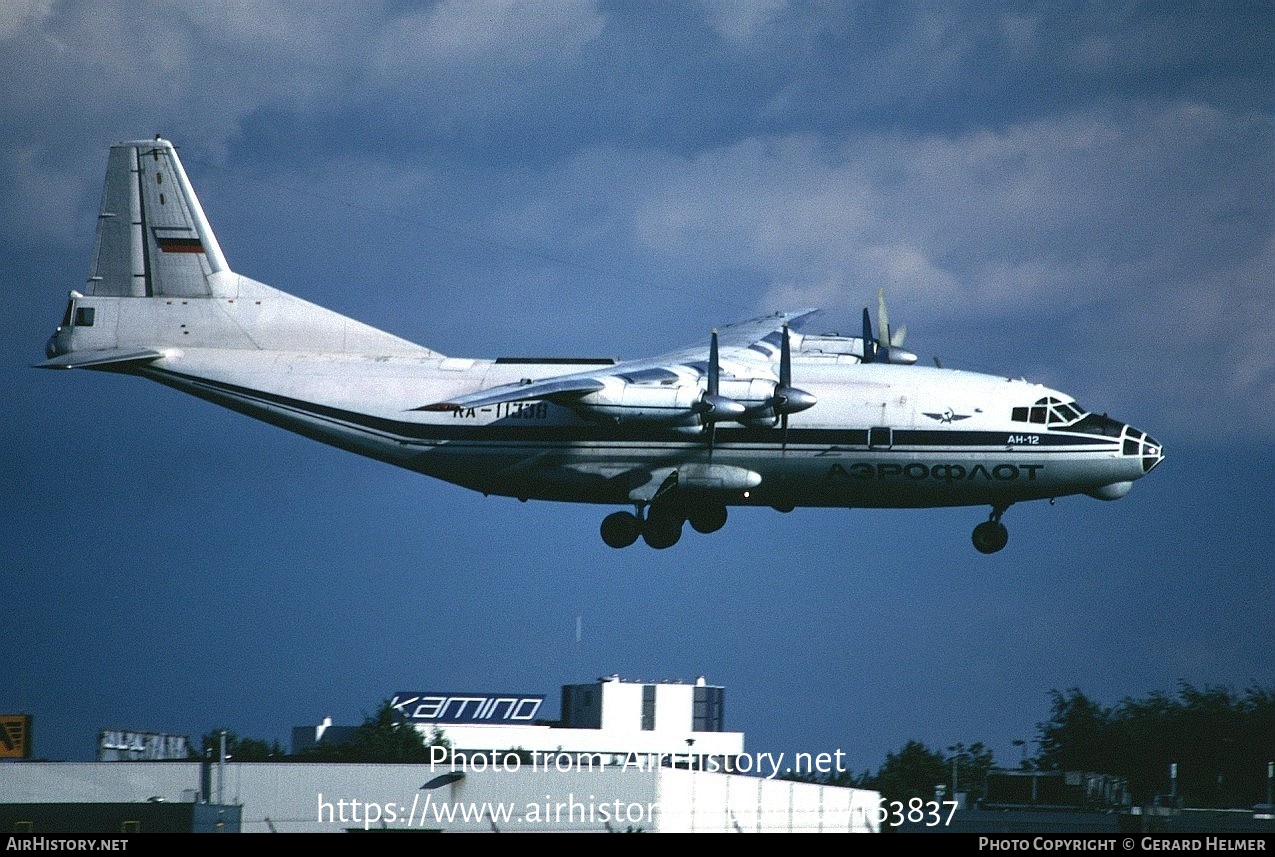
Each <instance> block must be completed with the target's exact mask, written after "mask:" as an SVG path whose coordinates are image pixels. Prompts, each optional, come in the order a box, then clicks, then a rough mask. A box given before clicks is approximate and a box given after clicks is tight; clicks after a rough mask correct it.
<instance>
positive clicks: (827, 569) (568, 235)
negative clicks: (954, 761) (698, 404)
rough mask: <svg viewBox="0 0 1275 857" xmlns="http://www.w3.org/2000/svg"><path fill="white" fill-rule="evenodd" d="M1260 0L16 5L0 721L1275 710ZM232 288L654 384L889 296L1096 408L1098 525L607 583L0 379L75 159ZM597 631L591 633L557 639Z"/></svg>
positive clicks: (975, 347)
mask: <svg viewBox="0 0 1275 857" xmlns="http://www.w3.org/2000/svg"><path fill="white" fill-rule="evenodd" d="M1272 44H1275V11H1272V7H1271V6H1270V4H1268V3H1251V4H1250V3H1230V4H1203V5H1199V4H1151V5H1147V6H1136V5H1135V6H1115V5H1110V6H1108V5H1105V4H1104V5H1100V6H1096V7H1094V6H1084V7H1080V6H1075V5H1069V6H1063V7H1055V6H1054V5H1053V4H1043V5H1040V6H1037V5H1034V4H1017V3H1016V4H1003V5H996V4H984V3H972V4H968V5H965V4H959V3H954V4H943V5H940V6H934V5H933V4H917V5H909V4H895V3H890V4H879V5H877V4H845V3H830V4H819V3H803V4H796V3H785V2H758V3H752V4H746V3H707V2H706V3H684V4H662V3H661V4H635V3H616V4H609V3H568V2H559V3H529V4H519V3H469V2H464V3H462V2H456V3H440V4H424V5H421V6H419V7H417V6H415V5H400V4H392V3H386V4H370V5H368V4H365V5H361V6H357V7H355V6H349V5H345V4H333V5H332V6H330V7H325V8H324V12H323V14H318V13H316V12H315V11H314V10H313V9H309V10H306V11H299V10H298V7H294V6H293V5H292V4H286V3H278V4H272V3H258V4H253V5H252V6H251V7H250V8H247V9H244V8H240V7H237V6H233V7H227V8H225V9H222V10H221V11H218V10H217V9H215V8H214V9H213V10H207V11H205V10H196V9H195V8H192V7H190V6H189V4H181V3H156V4H153V5H152V6H150V7H149V8H142V9H140V10H139V7H138V6H136V5H135V4H124V3H119V4H113V3H96V2H92V3H90V2H64V3H57V4H47V3H38V2H32V3H25V4H24V3H17V4H12V3H11V4H5V6H4V10H3V11H0V79H3V80H4V81H5V84H4V85H3V87H0V200H3V203H2V204H0V284H2V285H3V290H4V294H5V295H6V296H7V304H6V311H5V314H4V324H3V325H0V356H2V357H3V362H2V364H0V365H3V367H5V368H4V369H3V371H4V372H5V373H6V383H5V384H4V387H5V390H6V397H5V407H4V408H3V411H2V412H0V420H2V422H0V426H2V429H3V437H4V438H5V440H6V443H5V444H4V446H3V451H2V452H0V476H2V477H3V481H2V482H0V485H2V486H3V487H2V488H0V515H2V516H3V518H2V519H3V520H4V522H5V524H4V527H5V532H4V537H3V540H2V543H0V558H2V560H3V566H2V567H3V569H4V573H5V578H6V583H7V585H6V591H7V593H8V595H7V601H6V604H5V608H4V611H3V614H0V615H3V617H4V620H3V622H0V711H3V712H6V713H7V712H11V711H25V712H29V713H32V714H34V715H35V738H36V750H37V753H38V754H39V755H41V756H46V757H52V758H90V757H91V756H92V753H93V747H94V741H95V738H96V733H97V730H98V729H99V728H103V727H122V728H131V729H146V730H156V731H168V732H179V733H187V734H190V735H192V736H196V735H199V734H202V733H204V732H206V731H209V730H211V729H213V728H215V727H218V726H223V725H224V726H228V727H229V728H231V729H234V730H236V731H237V732H239V733H240V734H245V735H251V736H255V737H261V738H265V739H267V740H269V739H274V738H278V739H279V740H280V741H282V742H284V743H286V742H287V740H288V737H289V733H290V728H291V727H292V726H293V725H299V724H303V723H313V722H316V721H317V720H318V719H319V718H321V717H323V716H325V715H331V716H333V717H334V718H335V719H336V720H337V721H338V722H344V723H357V722H359V721H360V720H361V718H362V717H363V716H364V715H365V714H367V713H370V712H371V711H372V710H373V709H374V708H375V707H376V706H377V704H378V703H379V702H380V700H382V699H384V698H385V697H387V696H388V695H390V694H391V693H393V692H394V691H395V690H399V689H406V688H420V689H427V688H433V689H473V690H517V691H529V692H540V693H546V694H548V695H549V696H550V698H551V699H553V698H556V692H557V688H558V686H559V685H560V684H563V683H568V682H576V681H586V680H591V679H592V678H594V677H596V676H598V675H603V674H610V673H619V674H621V675H622V676H624V677H625V678H630V679H644V680H662V679H683V680H687V681H690V680H693V679H694V678H695V677H696V676H697V675H704V676H706V677H707V679H708V680H709V681H710V682H712V683H720V684H723V685H725V686H726V688H727V708H726V713H727V722H728V726H729V727H730V728H732V729H738V730H742V731H744V732H745V733H746V736H747V744H746V746H747V749H749V750H750V751H759V752H760V751H781V750H782V751H787V752H796V751H801V752H815V753H817V752H832V751H834V750H837V749H840V750H843V751H844V752H845V753H846V757H847V759H848V760H849V762H850V764H851V766H852V767H853V768H854V769H856V770H861V769H864V768H873V769H875V768H876V766H877V765H879V764H880V762H881V761H882V759H883V758H884V755H885V753H886V752H887V751H889V750H893V749H897V748H899V747H900V746H902V745H903V743H905V742H906V741H907V740H910V739H916V740H921V741H924V742H925V743H927V744H929V745H931V746H933V747H936V748H942V747H946V746H947V745H949V744H952V743H954V742H957V741H962V742H965V743H967V744H968V743H970V742H973V741H980V740H981V741H984V742H985V743H987V744H988V745H989V746H990V747H991V748H992V749H993V751H994V752H995V753H996V755H997V759H998V760H999V761H1001V762H1004V763H1013V762H1016V761H1017V757H1018V751H1017V750H1016V749H1014V747H1013V746H1012V741H1013V740H1014V739H1028V740H1030V739H1032V738H1034V737H1035V734H1036V728H1035V727H1036V723H1037V722H1038V721H1040V720H1043V719H1045V718H1046V717H1047V715H1048V701H1049V700H1048V694H1049V691H1050V690H1051V689H1065V688H1070V687H1079V688H1081V689H1082V690H1084V691H1085V692H1086V693H1088V694H1090V695H1091V696H1093V697H1095V698H1097V699H1098V700H1100V701H1103V702H1105V703H1108V704H1111V703H1115V702H1117V701H1119V700H1120V699H1121V698H1122V697H1125V696H1135V697H1138V696H1144V695H1146V694H1148V693H1150V692H1153V691H1165V692H1173V691H1174V690H1175V689H1176V688H1177V686H1178V683H1179V682H1188V683H1192V684H1196V685H1204V684H1208V685H1222V686H1227V687H1231V688H1234V689H1236V690H1242V689H1244V688H1246V687H1248V686H1250V685H1253V684H1259V685H1262V686H1270V685H1271V684H1272V683H1275V659H1273V658H1272V657H1271V645H1272V642H1271V641H1272V627H1273V626H1275V571H1273V570H1272V566H1273V564H1272V562H1271V556H1272V541H1273V537H1272V530H1273V529H1275V492H1272V488H1271V484H1270V474H1271V473H1272V470H1273V467H1272V464H1273V463H1275V462H1273V459H1275V456H1273V455H1272V446H1273V443H1272V442H1273V441H1275V357H1273V356H1272V337H1271V333H1270V331H1271V324H1272V322H1273V321H1275V289H1272V284H1273V283H1275V277H1273V276H1272V273H1273V271H1275V264H1273V261H1275V240H1273V237H1275V230H1273V225H1275V216H1273V215H1275V211H1273V209H1272V200H1273V199H1275V133H1273V131H1275V120H1273V116H1272V100H1273V94H1275V86H1273V84H1275V55H1273V54H1272V51H1271V47H1270V46H1271V45H1272ZM155 132H162V133H163V134H164V135H165V136H167V137H169V138H170V139H172V140H174V141H175V142H176V143H177V145H178V146H179V147H180V150H181V153H182V157H183V159H184V162H185V165H186V168H187V171H188V172H189V174H190V176H191V179H192V181H193V182H194V184H195V188H196V190H197V191H198V193H199V194H200V198H201V200H202V202H203V204H204V208H205V210H206V212H207V214H208V217H209V219H210V221H211V223H212V225H213V228H214V229H215V230H216V232H217V234H218V237H219V238H220V241H221V244H222V248H223V250H224V252H225V254H226V257H227V259H228V260H229V262H230V264H231V265H232V266H233V267H234V268H235V269H236V270H238V271H240V272H242V273H244V274H246V275H248V276H251V277H254V278H256V279H259V280H262V281H264V282H267V283H270V284H272V285H275V286H277V287H279V288H282V289H285V290H287V291H290V292H292V293H294V294H297V295H299V296H301V297H304V298H306V299H308V300H312V301H316V302H318V303H322V304H325V305H328V306H331V307H333V308H335V309H338V310H340V311H342V312H345V313H347V314H349V315H352V316H354V317H356V318H359V319H360V320H363V321H366V322H369V323H371V324H374V325H377V326H379V327H383V328H386V329H389V330H391V331H393V332H396V333H399V334H401V335H404V336H407V337H408V338H411V339H413V340H415V341H418V342H421V343H423V344H425V345H428V346H430V347H431V348H435V349H437V350H439V351H442V352H443V353H446V354H453V355H467V356H485V357H492V356H497V355H501V354H529V353H535V354H570V355H592V356H615V357H638V356H643V355H646V354H650V353H658V352H661V351H665V350H668V349H671V348H674V347H679V346H682V345H685V344H688V343H694V342H698V341H701V340H704V339H705V338H706V336H707V331H708V330H709V329H710V328H711V327H712V326H714V325H719V324H723V323H727V322H729V321H733V320H737V319H740V318H745V317H749V316H751V315H755V314H757V313H759V312H765V311H770V310H773V309H776V308H780V307H784V308H793V307H801V306H823V307H825V308H826V310H827V315H826V316H825V317H824V323H825V324H824V326H825V327H829V328H832V327H839V328H840V329H841V330H843V331H845V332H852V331H853V330H854V329H855V328H856V327H857V324H858V321H857V317H858V312H859V310H860V308H861V307H862V305H863V304H865V303H869V302H872V301H874V300H875V294H876V290H877V288H878V287H884V288H885V289H886V292H887V295H888V297H889V298H890V306H891V316H892V320H893V321H894V322H895V323H896V324H900V323H906V324H907V325H908V327H909V330H910V334H909V338H908V342H907V345H908V347H909V348H910V349H912V350H914V351H916V352H917V353H918V354H920V355H921V358H922V359H923V360H926V361H928V360H930V359H931V357H932V356H934V355H937V356H939V357H940V358H941V359H942V360H943V363H944V365H946V366H956V367H961V368H968V369H975V370H985V371H993V372H1003V373H1006V374H1011V375H1016V376H1017V375H1023V376H1026V377H1028V378H1031V379H1033V380H1037V381H1040V382H1041V383H1045V384H1048V385H1049V386H1052V387H1056V388H1058V389H1062V390H1065V391H1067V392H1069V393H1072V394H1073V395H1075V396H1076V397H1077V398H1078V399H1079V401H1080V402H1081V403H1082V404H1085V405H1086V406H1088V407H1090V408H1093V409H1095V410H1100V411H1109V412H1110V413H1111V414H1112V415H1113V416H1115V417H1118V418H1120V419H1122V420H1127V421H1129V422H1132V423H1133V424H1135V425H1137V426H1138V427H1140V428H1143V429H1145V430H1147V431H1149V432H1150V433H1152V434H1153V435H1154V436H1155V437H1156V438H1157V439H1159V440H1160V441H1162V442H1163V443H1164V444H1165V447H1166V449H1167V454H1168V460H1167V462H1166V463H1165V464H1164V465H1163V466H1162V467H1161V468H1160V469H1159V470H1157V471H1156V472H1155V473H1154V474H1152V475H1151V476H1150V477H1149V478H1147V479H1146V480H1143V481H1142V482H1140V483H1138V484H1137V485H1136V486H1135V488H1134V490H1133V491H1132V492H1131V493H1130V495H1129V496H1128V497H1126V498H1124V499H1122V500H1120V501H1118V502H1114V503H1101V502H1098V501H1095V500H1091V499H1089V498H1084V497H1082V498H1071V499H1063V500H1060V501H1059V502H1058V503H1057V505H1055V506H1052V507H1051V506H1049V505H1047V504H1034V505H1021V506H1015V507H1014V508H1013V509H1011V510H1010V511H1009V513H1008V514H1007V515H1006V523H1007V524H1008V526H1009V528H1010V533H1011V538H1010V543H1009V546H1008V547H1007V548H1006V549H1005V550H1004V551H1003V552H1002V553H1000V554H997V555H995V556H992V557H984V556H982V555H979V554H977V553H976V552H975V551H974V550H973V548H972V547H971V546H970V543H969V531H970V529H971V528H972V527H973V525H974V524H975V523H977V521H979V520H981V519H982V518H983V517H985V516H986V510H985V509H982V508H977V509H963V510H962V509H956V510H936V511H910V512H909V511H865V510H855V511H846V510H840V511H833V510H820V511H811V510H798V511H796V512H794V513H792V514H789V515H780V514H777V513H774V512H764V511H759V510H740V511H736V512H733V513H732V517H731V521H730V522H729V523H728V524H727V526H726V528H725V529H724V530H722V531H721V532H719V533H717V534H716V535H714V536H710V537H703V536H697V537H694V538H692V537H689V536H688V537H687V538H685V539H683V541H682V542H681V543H679V544H678V545H677V546H676V547H675V548H673V549H671V550H668V551H662V552H654V551H651V550H648V549H645V548H644V547H640V546H639V547H635V548H633V549H630V550H627V551H613V550H611V549H609V548H607V547H605V546H604V545H603V544H602V542H601V541H600V539H599V538H598V533H597V525H598V522H599V521H600V519H601V517H602V515H603V514H605V513H606V512H607V511H609V510H607V509H602V508H592V507H577V506H568V505H558V504H536V503H528V504H519V503H517V502H515V501H512V500H504V499H496V498H491V499H484V498H483V497H481V496H479V495H476V494H471V493H468V492H466V491H464V490H462V489H459V488H455V487H452V486H448V485H445V484H441V483H437V482H433V481H431V480H428V479H426V478H424V477H421V476H417V475H414V474H411V473H407V472H404V471H397V470H394V469H393V468H390V467H389V466H387V465H383V464H380V463H377V462H373V461H369V460H364V459H360V458H358V457H355V456H352V455H350V454H348V453H343V452H340V451H337V450H333V449H329V448H327V447H324V446H321V445H318V444H315V443H312V442H310V441H307V440H304V439H301V438H298V437H294V436H292V435H289V434H287V433H284V432H281V431H279V430H278V429H274V428H272V427H269V426H266V425H262V424H258V423H254V422H252V421H250V420H247V419H246V418H243V417H240V416H238V415H236V414H233V413H230V412H228V411H222V410H219V409H217V408H215V407H213V406H211V405H208V404H206V403H204V402H201V401H197V400H195V399H190V398H185V397H182V396H181V395H179V394H177V393H174V392H172V391H170V390H167V389H164V388H162V387H160V386H158V385H154V384H149V383H147V382H144V381H141V380H138V379H132V378H124V377H114V376H106V375H100V374H94V373H81V372H71V373H50V372H37V371H33V370H31V369H30V368H28V367H29V365H30V364H31V363H34V362H36V361H38V360H39V359H41V358H42V356H43V351H42V350H43V344H44V340H45V339H46V337H47V336H48V335H49V333H51V332H52V329H53V327H54V326H55V325H56V323H57V321H58V319H59V317H60V315H61V312H62V307H63V303H64V300H65V295H66V292H67V291H68V290H69V289H72V288H77V287H80V286H81V285H82V283H83V281H84V279H85V277H86V275H87V271H88V265H89V257H90V254H91V250H92V242H93V234H94V225H95V219H96V214H97V207H98V200H99V197H100V192H101V181H102V175H103V171H104V169H105V160H106V148H107V146H108V145H109V144H110V143H111V142H113V141H115V140H118V139H127V138H135V137H143V136H149V135H151V134H153V133H155ZM577 616H579V617H581V623H582V628H583V636H582V640H581V642H580V643H579V644H577V642H576V638H575V630H576V617H577Z"/></svg>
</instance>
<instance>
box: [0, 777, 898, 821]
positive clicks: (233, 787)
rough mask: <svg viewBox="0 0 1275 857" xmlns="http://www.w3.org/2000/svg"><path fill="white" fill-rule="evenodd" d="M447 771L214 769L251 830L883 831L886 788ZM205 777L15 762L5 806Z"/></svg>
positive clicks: (152, 788)
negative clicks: (881, 793) (880, 797)
mask: <svg viewBox="0 0 1275 857" xmlns="http://www.w3.org/2000/svg"><path fill="white" fill-rule="evenodd" d="M447 767H448V766H446V765H442V766H436V767H435V768H433V769H431V767H430V766H429V765H380V764H365V765H359V764H307V763H294V762H230V763H227V764H226V766H225V781H224V783H221V784H219V783H218V778H217V771H216V770H215V769H214V770H213V771H212V774H213V776H212V788H213V790H214V793H215V791H216V789H217V788H218V786H219V785H221V787H222V788H223V789H224V794H225V801H226V803H234V804H241V805H242V830H243V831H244V832H245V833H253V832H269V831H277V832H281V833H283V832H340V831H345V830H363V829H367V830H380V829H384V830H437V829H442V830H447V831H456V832H466V831H469V832H492V831H494V830H500V831H503V832H518V831H524V832H531V831H537V832H550V831H580V832H587V831H594V832H608V831H614V832H621V831H626V830H641V831H648V832H657V831H658V832H663V831H697V832H709V831H731V832H736V831H742V832H754V831H755V832H770V831H774V832H780V831H825V832H833V831H863V832H866V831H870V830H876V829H877V827H876V825H875V824H874V822H873V818H874V810H875V808H876V805H877V793H876V792H869V791H863V790H859V789H843V788H836V787H832V786H818V785H814V784H810V783H793V782H786V781H781V780H770V779H765V778H764V777H745V776H737V775H726V774H720V773H708V772H701V771H685V770H678V769H674V768H658V767H657V768H647V769H643V770H639V769H636V768H632V767H621V766H611V767H608V768H605V769H600V770H591V771H590V770H570V771H556V770H548V771H546V770H533V769H529V768H527V767H522V768H520V769H519V770H483V771H475V770H469V771H457V772H450V771H448V770H447ZM456 773H463V774H464V776H461V777H457V776H455V775H454V774H456ZM447 774H452V775H451V776H445V775H447ZM199 776H200V772H199V765H198V764H194V763H165V762H89V763H74V762H57V763H18V764H12V765H5V767H4V771H3V775H2V776H0V803H18V802H24V801H26V802H45V803H53V802H76V801H79V802H125V801H137V802H144V801H146V800H148V799H150V798H154V797H160V798H163V799H165V800H173V801H176V800H182V798H183V795H185V796H187V797H189V796H190V795H191V794H192V790H193V789H194V788H196V787H197V786H198V783H199ZM424 786H429V787H428V788H423V787H424Z"/></svg>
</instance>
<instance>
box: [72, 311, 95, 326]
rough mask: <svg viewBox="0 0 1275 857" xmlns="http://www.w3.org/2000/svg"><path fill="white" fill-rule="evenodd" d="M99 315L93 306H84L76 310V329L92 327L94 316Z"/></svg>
mask: <svg viewBox="0 0 1275 857" xmlns="http://www.w3.org/2000/svg"><path fill="white" fill-rule="evenodd" d="M96 314H97V310H96V309H94V308H93V307H91V306H82V307H76V308H75V326H76V327H92V326H93V316H95V315H96Z"/></svg>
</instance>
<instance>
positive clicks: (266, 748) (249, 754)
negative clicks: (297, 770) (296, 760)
mask: <svg viewBox="0 0 1275 857" xmlns="http://www.w3.org/2000/svg"><path fill="white" fill-rule="evenodd" d="M222 733H225V736H226V758H227V759H229V760H233V761H235V762H275V761H279V760H281V759H284V758H286V757H287V754H286V753H284V752H283V748H282V747H280V746H279V741H278V740H277V739H276V740H275V741H274V742H273V743H270V744H267V743H266V742H265V741H262V740H260V739H257V738H240V737H239V736H238V735H236V734H235V733H234V732H231V731H230V730H229V729H214V730H213V731H211V732H208V733H206V734H205V735H204V737H203V738H202V739H200V749H199V750H198V751H197V752H198V753H199V757H200V758H203V759H210V760H212V761H214V762H215V761H217V759H218V758H219V757H220V755H221V736H222Z"/></svg>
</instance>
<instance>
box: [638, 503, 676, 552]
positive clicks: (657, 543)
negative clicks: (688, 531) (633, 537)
mask: <svg viewBox="0 0 1275 857" xmlns="http://www.w3.org/2000/svg"><path fill="white" fill-rule="evenodd" d="M685 522H686V519H685V518H683V517H682V516H681V515H679V514H677V513H676V512H674V511H672V510H670V509H667V508H664V509H661V508H660V507H658V506H656V507H653V508H652V509H651V510H650V511H649V512H647V514H646V522H645V523H643V524H642V539H643V540H644V541H645V542H646V543H647V544H648V545H650V546H651V547H653V548H655V549H656V550H664V549H665V548H671V547H673V545H675V544H677V540H678V539H680V538H681V537H682V524H684V523H685Z"/></svg>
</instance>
